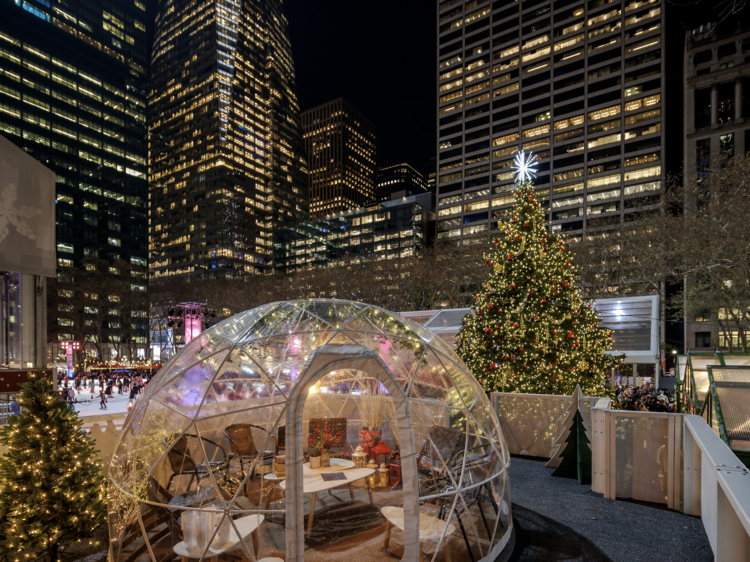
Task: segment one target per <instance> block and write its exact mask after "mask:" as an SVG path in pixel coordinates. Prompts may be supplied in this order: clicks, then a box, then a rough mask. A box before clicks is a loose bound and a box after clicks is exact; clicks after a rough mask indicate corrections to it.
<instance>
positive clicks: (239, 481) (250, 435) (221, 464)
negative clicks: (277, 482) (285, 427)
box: [195, 411, 275, 511]
mask: <svg viewBox="0 0 750 562" xmlns="http://www.w3.org/2000/svg"><path fill="white" fill-rule="evenodd" d="M254 421H256V418H254V417H253V412H250V411H245V412H237V413H236V414H235V415H233V416H232V417H231V418H230V417H227V418H226V419H225V418H223V417H214V418H210V419H204V420H200V421H197V422H196V424H195V426H196V434H198V435H200V438H201V441H202V443H203V446H204V448H205V454H206V455H207V457H208V461H209V462H208V466H207V468H208V469H209V470H210V471H211V473H212V476H213V481H210V480H209V481H207V483H208V484H209V485H214V483H215V486H216V489H217V491H218V494H217V496H221V498H223V500H224V502H225V503H226V506H227V508H228V509H230V510H232V511H248V510H250V511H258V510H261V509H263V503H264V502H263V498H262V492H263V490H262V488H263V483H264V481H263V477H264V475H265V474H266V473H267V472H270V471H271V468H272V463H273V458H274V453H275V450H274V449H275V448H274V443H275V442H274V439H273V436H272V435H271V434H270V432H266V431H264V430H263V429H262V428H261V427H262V426H260V425H256V424H254V423H253V422H254Z"/></svg>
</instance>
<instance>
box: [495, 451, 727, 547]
mask: <svg viewBox="0 0 750 562" xmlns="http://www.w3.org/2000/svg"><path fill="white" fill-rule="evenodd" d="M551 474H552V469H549V468H545V466H544V462H541V461H535V460H528V459H522V458H513V459H511V464H510V484H511V497H512V500H513V505H514V506H516V505H518V506H521V507H522V508H524V509H519V510H518V514H516V518H517V519H518V526H519V527H520V530H517V531H518V533H517V534H518V539H517V545H518V548H517V549H516V550H515V551H514V553H513V557H512V559H511V560H514V561H515V560H518V561H523V562H535V561H537V560H538V561H540V562H541V561H549V560H565V561H566V562H574V561H575V562H587V561H589V560H591V561H593V560H606V557H609V559H610V560H612V562H655V561H664V562H667V561H669V562H682V561H686V562H687V561H689V562H704V561H705V562H710V561H712V560H713V559H714V555H713V552H712V550H711V546H710V545H709V543H708V538H707V537H706V533H705V531H704V530H703V524H702V522H701V520H700V519H699V518H697V517H691V516H689V515H684V514H682V513H678V512H676V511H670V510H667V509H666V508H664V509H661V508H658V507H651V506H648V505H643V504H639V503H633V502H627V501H611V500H606V499H604V496H602V495H600V494H595V493H594V492H592V491H591V487H590V486H581V485H579V484H578V482H577V481H576V480H570V479H567V478H558V477H552V476H551ZM555 524H557V526H556V525H555ZM545 528H546V529H547V530H546V531H545ZM566 529H569V530H571V531H572V532H567V533H566ZM540 533H542V534H548V535H550V537H551V541H552V542H551V543H550V541H547V542H548V543H550V544H544V545H542V548H541V549H539V548H536V547H535V546H534V542H535V539H534V537H535V536H536V539H537V540H536V542H538V538H539V536H540ZM592 543H593V544H592ZM587 545H591V546H593V545H595V547H597V548H593V549H592V548H587ZM593 550H596V551H598V552H593ZM552 551H556V554H557V556H551V554H552ZM600 554H601V555H603V556H604V558H602V556H601V555H600Z"/></svg>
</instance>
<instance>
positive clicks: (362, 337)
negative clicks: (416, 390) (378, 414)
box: [343, 331, 426, 391]
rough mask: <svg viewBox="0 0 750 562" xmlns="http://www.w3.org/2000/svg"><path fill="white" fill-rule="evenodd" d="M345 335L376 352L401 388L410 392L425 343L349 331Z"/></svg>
mask: <svg viewBox="0 0 750 562" xmlns="http://www.w3.org/2000/svg"><path fill="white" fill-rule="evenodd" d="M343 333H344V334H345V335H346V336H348V337H349V338H351V339H352V340H354V341H355V342H356V343H358V344H359V345H362V346H364V347H367V348H369V349H372V350H373V351H375V352H376V353H377V354H378V355H379V356H380V358H381V359H382V360H383V363H385V366H386V367H387V368H388V369H389V370H390V371H391V374H392V375H393V376H394V378H395V379H396V382H397V383H398V384H399V385H400V386H401V388H403V389H404V391H406V390H408V388H409V384H410V383H411V379H412V376H413V375H414V372H415V371H416V369H417V366H418V364H419V361H420V360H421V358H422V353H423V352H424V350H425V349H426V346H425V345H424V344H423V343H420V342H416V341H412V340H405V339H400V338H394V337H392V336H386V335H377V334H363V333H361V332H347V331H344V332H343Z"/></svg>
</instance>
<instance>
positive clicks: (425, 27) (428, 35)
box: [284, 0, 437, 172]
mask: <svg viewBox="0 0 750 562" xmlns="http://www.w3.org/2000/svg"><path fill="white" fill-rule="evenodd" d="M284 4H285V6H286V13H287V17H288V19H289V22H290V26H291V36H292V37H291V39H292V50H293V54H294V64H295V67H296V71H297V89H298V95H299V99H300V105H301V107H302V110H303V111H304V110H306V109H309V108H311V107H315V106H316V105H320V104H322V103H325V102H327V101H331V100H333V99H336V98H338V97H344V98H345V99H347V100H348V101H349V102H350V103H351V104H352V105H354V107H356V108H357V109H358V110H359V111H361V112H362V113H364V114H365V115H366V116H367V117H368V118H369V119H370V120H371V121H373V122H374V123H375V126H376V127H377V151H378V155H377V164H378V166H388V165H390V164H396V163H399V162H408V163H410V164H411V165H412V166H414V167H415V168H416V169H417V170H420V171H422V172H424V170H425V168H426V166H427V163H428V161H429V159H430V158H431V157H432V156H435V152H436V128H437V124H436V112H437V109H436V101H437V100H436V92H435V65H436V57H437V49H436V47H435V43H436V25H435V17H436V16H435V12H436V10H437V2H436V1H435V0H381V1H380V2H363V1H361V0H360V1H353V0H346V1H344V0H286V1H285V2H284Z"/></svg>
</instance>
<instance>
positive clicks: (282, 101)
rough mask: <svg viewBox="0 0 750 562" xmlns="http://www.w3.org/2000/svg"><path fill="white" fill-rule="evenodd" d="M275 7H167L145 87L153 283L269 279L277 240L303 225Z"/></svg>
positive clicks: (293, 122)
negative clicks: (278, 232)
mask: <svg viewBox="0 0 750 562" xmlns="http://www.w3.org/2000/svg"><path fill="white" fill-rule="evenodd" d="M288 27H289V25H288V22H287V20H286V17H285V15H284V10H283V5H282V3H281V1H280V0H267V1H261V0H252V1H249V2H248V1H246V2H239V1H236V0H208V1H206V2H201V3H196V2H189V1H186V0H170V1H167V0H163V1H160V2H159V3H158V5H157V13H156V23H155V38H154V50H153V54H152V59H151V68H152V72H151V76H152V78H151V84H150V88H149V114H148V119H149V123H148V126H149V151H150V152H149V153H150V160H149V166H150V169H149V171H150V180H151V186H150V187H151V189H150V196H149V197H150V198H149V219H150V223H149V249H150V252H151V260H150V262H149V268H150V273H151V279H152V282H153V281H154V280H156V281H159V280H161V279H163V278H165V277H170V276H173V275H180V276H191V277H195V278H214V277H236V276H240V275H244V274H260V273H270V272H271V271H272V267H273V231H274V230H275V229H277V228H280V227H282V226H284V225H286V224H291V223H294V222H297V221H300V220H305V219H306V218H307V212H308V209H307V168H306V162H305V158H304V152H303V145H302V133H301V129H300V124H299V105H298V102H297V97H296V82H295V72H294V64H293V61H292V52H291V43H290V40H289V29H288Z"/></svg>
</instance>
